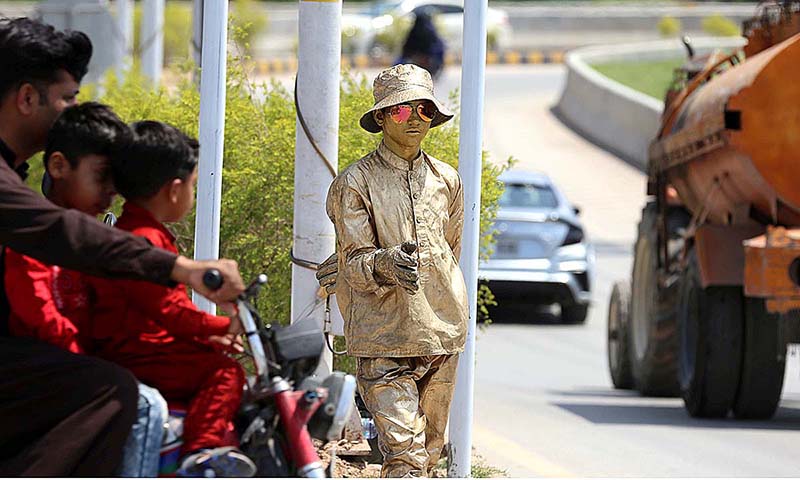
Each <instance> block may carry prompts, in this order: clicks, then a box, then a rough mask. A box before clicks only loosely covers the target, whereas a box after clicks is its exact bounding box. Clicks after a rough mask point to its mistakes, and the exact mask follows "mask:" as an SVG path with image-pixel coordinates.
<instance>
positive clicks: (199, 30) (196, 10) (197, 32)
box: [191, 0, 204, 71]
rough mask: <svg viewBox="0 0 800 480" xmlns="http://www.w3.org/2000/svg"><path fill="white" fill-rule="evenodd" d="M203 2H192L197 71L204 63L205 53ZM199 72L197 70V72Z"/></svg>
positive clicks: (194, 52)
mask: <svg viewBox="0 0 800 480" xmlns="http://www.w3.org/2000/svg"><path fill="white" fill-rule="evenodd" d="M203 3H204V2H203V0H193V1H192V45H191V51H192V60H193V61H194V66H195V68H196V69H199V68H200V63H201V61H202V58H201V55H200V52H202V51H203ZM196 71H197V70H196Z"/></svg>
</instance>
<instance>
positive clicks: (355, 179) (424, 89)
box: [318, 65, 468, 477]
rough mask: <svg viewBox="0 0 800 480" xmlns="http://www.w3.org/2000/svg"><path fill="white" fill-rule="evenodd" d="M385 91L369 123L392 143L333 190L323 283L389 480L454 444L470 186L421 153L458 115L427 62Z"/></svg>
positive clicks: (378, 84)
mask: <svg viewBox="0 0 800 480" xmlns="http://www.w3.org/2000/svg"><path fill="white" fill-rule="evenodd" d="M373 87H374V92H373V93H374V97H375V105H374V106H373V107H372V109H370V110H369V111H368V112H366V113H365V114H364V116H362V117H361V121H360V124H361V126H362V127H363V128H364V129H366V130H367V131H369V132H372V133H379V132H383V141H382V142H381V144H380V145H379V146H378V148H377V149H376V150H375V151H373V152H371V153H370V154H368V155H367V156H365V157H364V158H362V159H361V160H359V161H358V162H356V163H355V164H353V165H352V166H350V167H349V168H347V169H346V170H345V171H343V172H342V173H341V174H339V176H338V177H336V179H335V180H334V181H333V184H332V185H331V187H330V190H329V192H328V200H327V210H328V216H329V217H330V219H331V221H333V223H334V225H335V227H336V241H337V253H338V260H333V258H334V257H332V258H331V259H330V260H331V261H329V262H325V264H323V266H322V268H321V269H320V271H319V273H318V277H319V278H320V283H321V284H322V285H323V286H326V287H328V289H329V291H331V290H332V287H334V286H335V292H336V296H337V300H338V302H339V307H340V309H341V311H342V314H343V316H344V321H345V340H346V342H347V350H348V352H349V354H350V355H352V356H355V357H357V360H358V373H357V379H358V388H359V391H360V393H361V397H362V398H363V399H364V402H365V403H366V406H367V408H368V409H369V411H370V413H372V415H373V418H374V419H375V426H376V427H377V430H378V444H379V445H380V448H381V451H382V453H383V455H384V464H383V469H382V472H381V473H382V476H384V477H402V476H427V475H428V474H429V473H430V470H431V469H432V468H433V467H435V466H436V462H437V461H438V459H439V456H440V453H441V450H442V446H443V444H444V431H445V427H446V426H447V419H448V416H449V411H450V402H451V400H452V397H453V389H454V386H455V385H454V384H455V376H456V365H457V363H458V354H459V353H460V352H461V351H463V349H464V343H465V339H466V335H467V319H468V311H467V293H466V288H465V285H464V278H463V276H462V274H461V270H460V269H459V266H458V256H459V253H460V249H461V230H462V225H463V219H464V197H463V192H462V188H461V178H460V177H459V176H458V172H457V171H456V170H455V169H453V168H452V167H451V166H449V165H447V164H445V163H443V162H440V161H439V160H436V159H435V158H433V157H431V156H430V155H428V154H427V153H425V152H423V151H422V150H421V148H420V145H421V143H422V140H423V139H424V138H425V136H426V135H427V133H428V130H429V129H430V128H434V127H437V126H439V125H441V124H443V123H445V122H447V121H448V120H450V119H451V118H452V117H453V114H452V113H450V111H449V110H448V109H447V108H446V107H445V106H444V105H442V103H441V102H439V101H438V100H437V99H436V97H434V95H433V82H432V81H431V76H430V74H429V73H428V72H427V71H426V70H424V69H422V68H419V67H417V66H415V65H398V66H395V67H392V68H389V69H387V70H384V71H383V72H381V73H380V74H379V75H378V77H377V78H376V79H375V82H374V85H373ZM403 244H406V245H405V246H404V245H403ZM410 244H413V245H416V250H414V248H413V245H410ZM409 247H410V248H409ZM337 270H338V277H337Z"/></svg>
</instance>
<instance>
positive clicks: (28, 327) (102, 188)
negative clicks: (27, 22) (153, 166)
mask: <svg viewBox="0 0 800 480" xmlns="http://www.w3.org/2000/svg"><path fill="white" fill-rule="evenodd" d="M130 137H131V133H130V129H129V128H128V126H127V125H125V123H123V122H122V120H120V119H119V117H117V116H116V115H115V114H114V112H112V111H111V109H110V108H108V107H106V106H105V105H100V104H98V103H94V102H87V103H84V104H82V105H78V106H73V107H70V108H68V109H66V110H65V111H64V113H63V114H62V115H61V116H60V117H59V119H58V120H57V121H56V124H55V125H54V126H53V128H52V130H51V132H50V134H49V136H48V141H47V146H46V149H45V153H44V163H45V171H46V172H47V173H46V175H45V181H44V182H43V184H42V190H43V192H44V194H45V196H47V198H48V199H49V200H50V201H51V202H53V203H55V204H56V205H59V206H61V207H64V208H73V209H75V210H79V211H81V212H84V213H86V214H88V215H92V216H97V215H99V214H100V213H103V212H104V211H105V210H106V209H107V208H108V207H109V205H111V200H112V198H113V196H114V194H115V192H114V185H113V183H112V181H111V166H110V164H109V157H110V156H112V155H113V154H115V152H117V151H119V150H120V149H121V148H124V145H125V144H126V143H127V142H128V141H130ZM5 286H6V293H7V296H8V301H9V306H10V314H9V319H8V329H9V333H10V334H11V335H12V336H16V337H30V338H35V339H38V340H42V341H44V342H47V343H50V344H52V345H56V346H59V347H62V348H64V349H65V350H68V351H70V352H72V353H85V352H84V346H83V345H82V344H81V341H80V338H79V336H80V334H79V326H80V325H81V324H82V323H85V322H86V321H87V319H88V316H89V304H90V298H89V296H90V291H89V286H88V283H87V282H86V278H85V277H84V276H83V275H82V274H80V273H78V272H75V271H73V270H69V269H66V268H61V267H58V266H56V265H46V264H44V263H42V262H39V261H38V260H34V259H33V258H30V257H27V256H25V255H22V254H20V253H17V252H15V251H13V250H11V249H10V248H7V249H6V250H5Z"/></svg>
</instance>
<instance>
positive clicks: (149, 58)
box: [139, 0, 164, 85]
mask: <svg viewBox="0 0 800 480" xmlns="http://www.w3.org/2000/svg"><path fill="white" fill-rule="evenodd" d="M139 45H140V46H141V50H142V73H143V74H144V75H145V76H146V77H147V78H149V79H150V80H151V81H152V82H153V85H158V83H159V82H160V81H161V69H162V67H163V65H164V0H144V2H143V5H142V27H141V32H140V35H139Z"/></svg>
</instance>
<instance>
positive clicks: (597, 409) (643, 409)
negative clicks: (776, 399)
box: [554, 403, 800, 431]
mask: <svg viewBox="0 0 800 480" xmlns="http://www.w3.org/2000/svg"><path fill="white" fill-rule="evenodd" d="M554 405H555V406H557V407H559V408H562V409H564V410H566V411H568V412H570V413H572V414H575V415H578V416H579V417H582V418H584V419H586V420H588V421H590V422H592V423H595V424H604V425H669V426H673V427H693V428H714V429H722V428H730V429H737V430H790V431H793V430H800V408H794V407H781V408H779V409H778V411H777V413H776V414H775V417H773V418H772V420H759V421H744V420H735V419H732V418H729V419H715V420H708V419H697V418H692V417H690V416H689V414H687V413H686V410H685V409H684V408H683V406H681V405H675V406H663V405H662V406H651V405H609V404H589V403H554Z"/></svg>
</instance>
